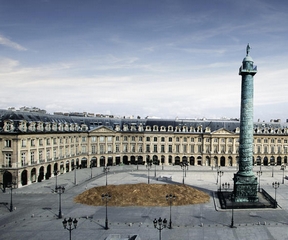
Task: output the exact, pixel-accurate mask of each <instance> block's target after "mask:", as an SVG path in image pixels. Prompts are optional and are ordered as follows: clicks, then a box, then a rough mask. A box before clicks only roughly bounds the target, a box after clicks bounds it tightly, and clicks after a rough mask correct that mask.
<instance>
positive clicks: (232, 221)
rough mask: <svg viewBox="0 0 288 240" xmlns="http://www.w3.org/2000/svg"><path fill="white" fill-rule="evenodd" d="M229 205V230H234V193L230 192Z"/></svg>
mask: <svg viewBox="0 0 288 240" xmlns="http://www.w3.org/2000/svg"><path fill="white" fill-rule="evenodd" d="M230 197H231V203H232V216H231V224H230V228H236V227H235V226H234V200H235V199H234V193H233V192H232V194H231V196H230Z"/></svg>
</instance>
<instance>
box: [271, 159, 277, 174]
mask: <svg viewBox="0 0 288 240" xmlns="http://www.w3.org/2000/svg"><path fill="white" fill-rule="evenodd" d="M270 165H271V162H270ZM275 165H276V163H274V162H273V163H272V177H274V166H275Z"/></svg>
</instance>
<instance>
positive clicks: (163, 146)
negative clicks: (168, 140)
mask: <svg viewBox="0 0 288 240" xmlns="http://www.w3.org/2000/svg"><path fill="white" fill-rule="evenodd" d="M161 153H165V145H161Z"/></svg>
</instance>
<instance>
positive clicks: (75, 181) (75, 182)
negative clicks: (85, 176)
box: [74, 164, 78, 185]
mask: <svg viewBox="0 0 288 240" xmlns="http://www.w3.org/2000/svg"><path fill="white" fill-rule="evenodd" d="M77 167H78V166H77V164H76V166H75V167H74V184H75V185H76V184H77V180H76V177H77V176H76V175H77V173H76V169H77Z"/></svg>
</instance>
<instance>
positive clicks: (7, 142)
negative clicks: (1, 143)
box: [5, 140, 12, 148]
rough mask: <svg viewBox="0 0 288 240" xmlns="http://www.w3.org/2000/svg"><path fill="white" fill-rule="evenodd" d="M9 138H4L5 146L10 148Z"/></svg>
mask: <svg viewBox="0 0 288 240" xmlns="http://www.w3.org/2000/svg"><path fill="white" fill-rule="evenodd" d="M11 145H12V144H11V140H5V147H8V148H11Z"/></svg>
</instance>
